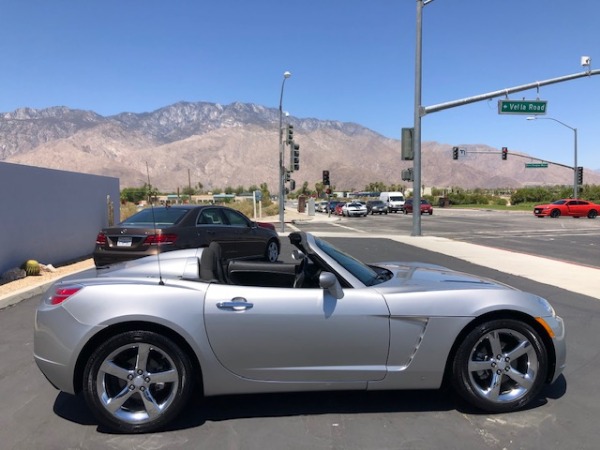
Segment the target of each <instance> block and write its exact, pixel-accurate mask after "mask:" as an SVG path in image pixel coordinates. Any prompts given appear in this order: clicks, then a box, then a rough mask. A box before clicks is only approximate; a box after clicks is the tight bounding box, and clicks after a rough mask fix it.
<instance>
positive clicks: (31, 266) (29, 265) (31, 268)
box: [22, 259, 40, 276]
mask: <svg viewBox="0 0 600 450" xmlns="http://www.w3.org/2000/svg"><path fill="white" fill-rule="evenodd" d="M22 269H23V270H25V273H26V274H27V276H31V275H39V274H40V263H39V262H37V261H36V260H35V259H29V260H27V261H26V262H25V264H23V267H22Z"/></svg>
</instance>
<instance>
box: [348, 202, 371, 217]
mask: <svg viewBox="0 0 600 450" xmlns="http://www.w3.org/2000/svg"><path fill="white" fill-rule="evenodd" d="M342 216H346V217H361V216H362V217H366V216H367V205H365V204H364V203H362V202H348V203H346V204H344V206H342Z"/></svg>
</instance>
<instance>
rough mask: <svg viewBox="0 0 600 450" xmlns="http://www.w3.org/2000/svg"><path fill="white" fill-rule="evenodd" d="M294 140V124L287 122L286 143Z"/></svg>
mask: <svg viewBox="0 0 600 450" xmlns="http://www.w3.org/2000/svg"><path fill="white" fill-rule="evenodd" d="M292 142H294V125H291V124H289V123H288V124H287V125H286V127H285V143H286V144H291V143H292Z"/></svg>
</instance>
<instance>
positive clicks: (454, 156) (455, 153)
mask: <svg viewBox="0 0 600 450" xmlns="http://www.w3.org/2000/svg"><path fill="white" fill-rule="evenodd" d="M452 159H458V147H452Z"/></svg>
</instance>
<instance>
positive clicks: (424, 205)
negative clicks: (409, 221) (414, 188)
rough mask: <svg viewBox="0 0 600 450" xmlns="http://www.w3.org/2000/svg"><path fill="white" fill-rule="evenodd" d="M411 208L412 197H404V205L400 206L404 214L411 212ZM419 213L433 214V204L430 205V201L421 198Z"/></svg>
mask: <svg viewBox="0 0 600 450" xmlns="http://www.w3.org/2000/svg"><path fill="white" fill-rule="evenodd" d="M413 209H414V208H413V199H412V198H409V199H406V201H405V202H404V206H403V207H402V210H403V211H404V214H412V212H413ZM421 214H429V215H432V214H433V206H431V203H429V202H428V201H427V200H424V199H422V200H421Z"/></svg>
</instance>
